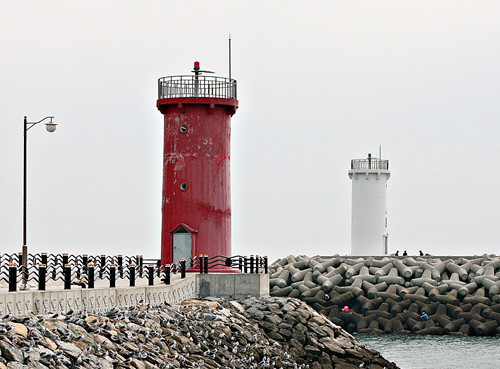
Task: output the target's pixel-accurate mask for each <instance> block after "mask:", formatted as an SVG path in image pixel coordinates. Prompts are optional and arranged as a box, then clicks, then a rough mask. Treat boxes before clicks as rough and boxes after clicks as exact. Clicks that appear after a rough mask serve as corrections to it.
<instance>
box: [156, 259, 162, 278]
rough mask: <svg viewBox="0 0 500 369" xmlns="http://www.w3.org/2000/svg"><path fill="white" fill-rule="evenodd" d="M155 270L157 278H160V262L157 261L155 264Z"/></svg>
mask: <svg viewBox="0 0 500 369" xmlns="http://www.w3.org/2000/svg"><path fill="white" fill-rule="evenodd" d="M156 269H157V274H158V277H160V276H161V260H158V261H157V262H156Z"/></svg>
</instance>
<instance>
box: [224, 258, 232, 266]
mask: <svg viewBox="0 0 500 369" xmlns="http://www.w3.org/2000/svg"><path fill="white" fill-rule="evenodd" d="M225 264H226V266H227V267H229V268H231V267H232V266H233V261H232V260H231V258H230V257H227V258H226V262H225Z"/></svg>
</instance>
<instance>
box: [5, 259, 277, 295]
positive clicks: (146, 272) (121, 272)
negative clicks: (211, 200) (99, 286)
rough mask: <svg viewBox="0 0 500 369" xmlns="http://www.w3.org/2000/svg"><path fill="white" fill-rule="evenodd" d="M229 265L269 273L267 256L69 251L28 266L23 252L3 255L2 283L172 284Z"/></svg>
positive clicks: (43, 286)
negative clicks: (165, 259) (166, 259)
mask: <svg viewBox="0 0 500 369" xmlns="http://www.w3.org/2000/svg"><path fill="white" fill-rule="evenodd" d="M220 267H225V268H228V270H229V269H234V270H235V271H239V272H241V273H257V274H258V273H267V272H268V260H267V256H258V255H251V256H240V255H237V256H221V255H216V256H213V257H209V256H208V255H199V256H195V257H194V258H187V259H182V260H180V261H179V262H178V263H175V264H167V265H161V261H160V260H159V259H144V258H143V257H142V255H137V256H123V255H116V256H109V255H96V256H91V255H69V254H47V253H42V254H29V255H28V266H27V268H25V267H24V266H23V265H22V253H18V254H0V285H5V286H7V285H8V290H9V291H11V292H14V291H17V290H18V289H19V288H21V289H24V288H25V286H23V285H21V281H22V280H23V276H24V277H26V281H27V284H29V285H30V286H31V287H35V285H36V286H37V288H38V290H40V291H45V290H46V287H47V282H53V283H52V284H53V285H54V284H55V285H64V289H71V286H80V287H82V288H95V283H96V281H98V282H102V281H106V284H107V285H108V286H109V287H111V288H113V287H116V282H117V281H118V280H128V282H129V283H128V285H129V286H131V287H134V286H135V284H136V280H137V279H138V278H147V280H148V285H149V286H153V285H154V284H155V279H158V278H159V279H160V280H161V281H162V283H164V284H170V280H171V277H172V275H175V274H179V275H180V277H181V278H185V277H186V273H187V272H191V273H192V272H197V273H209V271H210V270H213V269H216V268H219V270H220Z"/></svg>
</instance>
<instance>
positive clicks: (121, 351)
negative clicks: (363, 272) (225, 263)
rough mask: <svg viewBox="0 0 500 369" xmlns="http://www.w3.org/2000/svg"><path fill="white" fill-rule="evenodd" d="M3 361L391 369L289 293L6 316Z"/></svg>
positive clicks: (21, 364) (107, 366) (10, 364)
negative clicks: (92, 311) (172, 304)
mask: <svg viewBox="0 0 500 369" xmlns="http://www.w3.org/2000/svg"><path fill="white" fill-rule="evenodd" d="M0 350H1V353H2V355H1V356H0V368H1V369H4V368H39V369H44V368H104V369H112V368H136V369H150V368H161V369H168V368H208V369H210V368H242V369H244V368H246V369H250V368H252V369H257V368H283V369H291V368H312V369H320V368H326V369H328V368H332V369H333V368H353V367H365V368H372V369H382V368H386V369H394V368H397V367H396V365H395V364H394V363H391V362H388V361H387V360H385V359H384V358H382V357H381V356H380V354H379V353H378V352H377V351H375V350H372V349H370V348H368V347H366V346H365V345H363V344H361V343H359V342H358V341H357V340H356V339H355V338H354V337H352V336H351V335H350V334H348V333H347V332H345V331H344V330H343V329H341V328H340V327H338V326H336V325H335V324H333V323H331V322H330V321H328V319H325V318H324V317H322V316H321V315H320V314H318V313H317V312H316V311H314V310H313V309H312V308H310V307H309V306H308V305H306V304H305V303H303V302H301V301H300V300H297V299H292V298H273V297H271V298H260V297H250V298H246V299H240V300H230V299H221V298H217V299H214V298H213V299H210V300H205V301H200V300H188V301H184V302H183V303H181V304H180V305H177V306H170V305H169V304H165V303H163V304H159V305H156V306H152V305H141V304H139V305H138V306H128V307H127V306H125V307H121V308H117V307H115V308H113V309H112V310H109V311H106V312H102V313H88V312H78V313H76V312H73V311H68V312H67V313H66V314H42V315H33V314H31V315H28V316H25V317H12V316H5V317H4V318H3V319H2V321H1V322H0Z"/></svg>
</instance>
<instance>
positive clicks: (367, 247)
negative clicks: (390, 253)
mask: <svg viewBox="0 0 500 369" xmlns="http://www.w3.org/2000/svg"><path fill="white" fill-rule="evenodd" d="M348 173H349V178H350V179H351V180H352V219H351V255H359V256H370V255H371V256H376V255H387V241H388V237H389V235H388V233H387V209H386V199H387V180H388V179H389V177H390V176H391V172H390V171H389V160H382V159H379V158H372V157H371V154H368V158H367V159H353V160H351V170H350V171H349V172H348Z"/></svg>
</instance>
